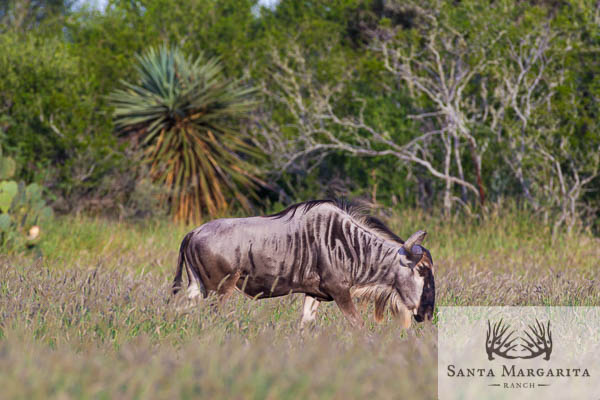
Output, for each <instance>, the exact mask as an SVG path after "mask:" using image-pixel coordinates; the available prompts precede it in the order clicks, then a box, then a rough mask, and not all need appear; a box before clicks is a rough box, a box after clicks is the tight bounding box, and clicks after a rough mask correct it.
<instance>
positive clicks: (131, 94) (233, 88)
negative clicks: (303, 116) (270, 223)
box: [109, 45, 262, 221]
mask: <svg viewBox="0 0 600 400" xmlns="http://www.w3.org/2000/svg"><path fill="white" fill-rule="evenodd" d="M137 59H138V63H139V65H138V74H139V81H138V82H137V83H136V84H132V83H127V82H123V85H124V87H125V88H124V89H119V90H116V91H114V92H113V93H112V94H111V95H110V96H109V100H110V101H111V103H112V104H113V105H114V107H115V111H114V116H115V123H116V126H117V129H118V130H120V131H121V132H124V133H127V134H130V135H131V136H132V138H133V141H134V143H136V144H139V145H140V146H142V147H143V148H144V158H145V160H146V161H147V162H148V163H149V164H150V168H151V175H152V176H153V179H154V180H155V181H157V182H159V183H161V184H163V185H164V186H165V188H166V189H168V191H169V192H168V195H166V196H165V200H166V201H168V203H169V204H170V208H171V210H172V213H173V216H174V217H175V218H176V219H178V220H182V221H198V220H200V218H202V216H203V214H204V212H208V214H209V215H211V216H214V215H216V214H219V213H222V212H224V211H225V210H226V209H227V208H228V206H229V205H230V203H231V202H233V201H237V202H238V203H239V204H240V205H241V206H242V207H243V208H245V209H248V208H249V207H250V201H249V198H252V197H254V196H255V189H256V188H257V186H258V185H259V184H261V183H262V182H261V181H260V180H259V179H258V178H257V174H258V172H259V171H257V169H256V168H255V167H254V166H253V165H252V164H251V163H250V162H248V159H247V158H244V157H252V156H258V155H259V152H258V150H257V149H256V148H254V147H252V146H250V145H249V144H248V143H247V141H246V140H245V138H244V137H243V136H242V135H241V134H239V133H238V132H237V131H236V130H235V129H233V128H232V122H233V121H235V120H237V119H239V118H241V117H243V116H244V115H245V113H246V112H247V111H248V110H249V109H250V108H251V105H252V103H251V102H250V101H249V96H250V95H251V94H252V92H253V89H252V88H244V87H242V86H241V84H240V82H239V81H232V80H226V79H224V78H223V76H222V74H221V66H220V63H219V61H218V60H216V59H214V58H212V59H205V58H204V56H202V55H200V56H198V57H197V58H196V59H192V58H191V57H188V56H186V55H184V54H183V52H182V51H181V50H180V49H179V48H177V47H175V48H169V47H167V46H165V45H163V46H161V47H159V48H150V49H149V50H148V51H146V52H145V53H144V54H143V55H141V56H138V57H137Z"/></svg>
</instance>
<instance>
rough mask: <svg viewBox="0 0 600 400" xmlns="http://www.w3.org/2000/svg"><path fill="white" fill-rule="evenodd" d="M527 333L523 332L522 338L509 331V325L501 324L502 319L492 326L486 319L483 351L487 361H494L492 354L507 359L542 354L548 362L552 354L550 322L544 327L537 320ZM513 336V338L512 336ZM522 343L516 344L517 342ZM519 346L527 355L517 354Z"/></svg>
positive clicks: (525, 357) (533, 356)
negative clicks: (486, 325)
mask: <svg viewBox="0 0 600 400" xmlns="http://www.w3.org/2000/svg"><path fill="white" fill-rule="evenodd" d="M528 328H529V331H525V335H524V336H517V335H515V330H514V329H513V330H510V325H508V324H506V323H504V324H503V323H502V319H500V321H498V322H496V323H495V324H494V325H492V324H491V323H490V320H489V319H488V330H487V335H486V341H485V351H486V352H487V355H488V360H490V361H491V360H493V359H494V356H493V355H494V354H495V355H497V356H500V357H502V358H507V359H515V358H522V359H530V358H536V357H539V356H541V355H543V354H545V356H544V360H550V354H551V353H552V333H551V332H550V321H548V323H547V324H546V326H544V325H543V324H541V323H540V322H539V321H538V320H537V318H536V320H535V325H534V324H532V325H528ZM513 335H515V336H513ZM519 340H520V341H521V342H522V343H517V342H518V341H519ZM519 345H520V346H521V348H522V350H523V351H526V352H529V354H524V355H523V354H518V352H517V351H516V350H515V349H517V347H518V346H519Z"/></svg>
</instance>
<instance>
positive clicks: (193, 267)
mask: <svg viewBox="0 0 600 400" xmlns="http://www.w3.org/2000/svg"><path fill="white" fill-rule="evenodd" d="M424 236H425V232H422V231H420V232H418V234H415V235H413V236H411V238H409V239H408V240H407V243H406V244H404V242H403V241H402V239H400V238H399V237H398V236H396V235H395V234H394V233H393V232H392V231H391V230H389V229H388V228H387V227H386V226H385V225H384V224H383V223H382V222H381V221H379V220H378V219H376V218H374V217H371V216H368V215H364V214H361V213H360V212H359V211H358V210H357V209H356V208H354V207H352V206H350V205H349V204H347V203H342V202H339V201H332V200H318V201H309V202H305V203H300V204H296V205H294V206H291V207H288V208H287V209H286V210H284V211H282V212H280V213H277V214H274V215H270V216H266V217H250V218H229V219H220V220H215V221H211V222H209V223H207V224H204V225H202V226H201V227H199V228H196V229H194V230H193V231H192V232H190V233H189V234H188V235H186V237H185V238H184V240H183V242H182V245H181V248H180V259H179V261H178V265H177V272H176V275H175V280H174V283H173V292H174V293H176V292H177V291H178V290H179V289H180V288H181V281H182V272H183V267H184V266H185V268H186V272H187V275H188V278H189V284H188V296H190V297H194V296H196V295H200V294H201V295H203V296H206V294H207V293H208V292H209V291H216V292H217V293H218V294H220V295H221V298H222V299H226V298H227V297H228V296H229V295H230V294H231V292H232V291H233V290H234V289H235V288H237V289H238V290H242V291H243V292H244V293H245V294H247V295H249V296H251V297H254V298H267V297H276V296H283V295H287V294H290V293H305V294H306V298H309V297H310V298H312V299H313V302H312V303H311V304H313V305H314V304H315V303H314V301H317V303H316V304H317V305H318V301H331V300H334V301H335V302H336V303H337V304H338V306H339V307H340V309H341V310H342V312H343V313H344V315H345V316H346V317H347V318H348V319H349V320H350V322H351V323H352V324H353V325H362V318H361V317H360V315H359V314H358V312H357V311H356V309H355V307H354V305H353V303H352V295H354V296H355V297H362V298H363V299H370V300H372V301H374V302H375V318H376V319H377V320H381V319H382V318H383V315H384V311H385V309H386V306H387V307H389V309H390V311H391V312H392V314H394V315H397V314H400V313H401V312H402V311H403V310H406V309H407V304H408V305H409V308H411V309H412V308H414V307H416V306H417V305H418V304H417V303H418V299H419V296H420V293H419V294H417V293H416V292H415V290H412V291H411V290H408V291H403V290H398V288H397V287H395V286H396V285H397V283H398V282H401V283H402V280H401V281H397V277H398V276H401V277H402V279H404V281H405V282H406V283H408V284H409V286H411V287H412V286H414V282H413V280H414V279H416V275H417V274H413V270H412V266H411V268H408V266H406V265H404V264H402V263H401V261H400V260H401V257H400V255H399V254H398V249H399V248H402V247H403V246H404V247H406V248H407V249H408V250H407V251H408V252H410V249H411V247H410V246H408V247H407V245H408V243H409V242H410V243H413V244H414V243H418V244H420V243H421V241H422V240H423V238H424ZM403 254H406V253H403ZM407 293H408V294H409V295H410V296H412V297H411V298H405V295H406V294H407ZM306 298H305V307H304V308H305V309H307V307H306ZM311 307H313V306H311ZM311 307H308V308H310V309H312V308H311ZM313 308H314V310H316V306H314V307H313Z"/></svg>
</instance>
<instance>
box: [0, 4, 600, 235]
mask: <svg viewBox="0 0 600 400" xmlns="http://www.w3.org/2000/svg"><path fill="white" fill-rule="evenodd" d="M9 3H10V4H9V5H7V6H4V8H1V9H0V18H3V21H7V22H6V24H5V26H6V29H3V30H2V31H0V44H1V47H2V48H3V49H5V51H3V52H2V54H0V70H1V71H3V72H4V74H3V79H2V81H0V134H1V136H0V144H2V145H3V147H4V149H5V152H7V153H8V154H9V155H10V156H12V157H13V158H15V159H16V160H17V161H18V164H19V165H20V166H21V168H19V169H18V171H17V175H18V178H19V179H23V180H25V181H27V182H32V181H35V182H38V183H40V184H43V185H45V186H46V187H47V188H48V189H49V190H50V193H51V197H52V200H53V205H54V206H55V207H58V208H60V209H62V210H67V211H68V210H73V209H76V210H78V211H79V210H82V209H88V210H89V209H93V210H94V211H99V212H104V213H115V212H118V213H121V212H122V207H121V206H120V205H122V204H131V203H132V201H131V199H130V198H131V197H135V196H137V195H138V194H136V193H137V192H136V190H137V189H136V185H135V184H134V183H135V182H137V181H141V179H142V178H144V176H145V175H144V174H145V173H144V169H143V166H142V165H140V163H139V162H138V161H137V160H140V159H142V157H140V156H139V151H140V150H141V149H140V148H139V146H136V145H135V143H134V142H132V141H130V140H129V139H125V138H123V137H122V136H117V135H116V134H115V132H116V129H115V128H116V126H115V125H114V122H115V121H114V120H113V111H114V110H113V108H112V106H111V105H110V104H109V102H108V101H107V97H106V96H107V95H108V94H109V93H111V92H113V91H114V90H117V89H119V88H120V87H121V86H120V84H119V81H120V80H125V81H127V82H131V83H135V82H136V79H137V72H136V66H137V60H136V55H139V54H143V53H144V52H145V51H146V50H147V49H148V48H151V47H153V46H159V45H161V44H164V43H170V44H174V45H177V46H179V47H180V48H181V49H182V52H183V53H184V54H185V55H186V56H185V57H196V56H197V55H199V54H204V55H205V56H206V57H207V58H211V57H218V58H219V60H220V62H221V65H222V67H223V73H224V76H225V78H226V80H242V81H243V82H244V84H246V85H248V86H254V87H257V88H259V89H260V91H259V92H258V93H256V94H255V100H256V104H257V108H256V109H255V111H254V113H253V115H252V119H251V122H248V121H247V120H240V119H238V118H233V119H230V120H229V123H230V125H231V127H232V128H234V129H235V130H236V131H241V132H244V133H245V134H247V135H248V136H250V137H252V138H253V141H254V144H255V145H258V147H260V148H261V149H263V150H264V151H265V152H266V153H267V157H265V158H264V160H263V161H261V162H260V165H258V161H252V163H253V164H256V165H255V167H257V168H258V167H259V168H260V169H262V171H264V173H265V178H266V180H267V181H268V182H267V183H268V184H269V187H270V188H271V189H269V190H266V189H265V192H264V195H263V193H261V196H260V198H261V201H257V202H256V204H257V205H260V206H268V205H269V204H271V203H272V202H274V201H282V202H289V201H291V200H293V199H306V198H309V197H317V196H324V195H326V194H327V192H328V191H329V192H331V191H334V192H337V193H342V194H346V195H358V196H363V197H367V198H369V200H370V201H371V202H373V203H375V204H382V205H387V206H389V205H393V204H398V203H400V204H403V205H408V206H420V207H424V208H430V207H432V206H435V207H438V206H442V205H443V206H444V208H445V209H446V210H447V211H450V210H465V211H466V212H467V213H471V212H474V211H475V212H477V211H478V210H480V209H481V210H485V209H487V208H488V206H489V204H490V203H495V202H499V201H502V199H504V198H513V199H516V200H517V202H518V203H519V204H520V205H521V207H525V208H530V209H532V210H534V211H535V212H536V213H538V214H540V215H542V216H544V217H545V218H547V219H548V220H549V221H552V222H553V223H555V225H556V228H559V227H560V226H562V225H565V226H567V227H568V228H569V229H571V228H573V227H577V226H581V223H582V221H583V222H584V223H585V224H586V225H592V226H593V225H594V223H596V224H597V220H598V207H599V206H600V197H599V195H598V191H597V190H596V188H597V187H598V185H599V179H598V177H597V175H598V171H599V163H600V162H599V160H598V153H599V147H598V146H600V133H599V129H600V127H599V126H598V122H597V121H598V118H597V113H598V109H599V107H598V101H599V100H598V99H600V80H599V76H598V73H597V71H598V67H599V66H598V57H597V51H598V44H599V42H600V28H599V25H598V13H597V10H596V8H595V5H594V3H593V2H586V1H575V0H570V1H564V2H554V1H538V2H530V1H518V2H513V1H507V0H506V1H489V2H487V1H484V2H481V1H473V0H468V1H460V2H455V1H443V2H437V1H380V0H335V1H325V0H319V1H301V0H281V1H279V2H275V3H272V5H271V6H270V7H265V6H263V5H261V4H263V3H260V2H258V1H256V0H186V1H181V2H176V3H173V2H170V1H166V0H143V1H137V2H131V1H128V0H111V1H109V3H108V7H107V8H106V9H105V10H94V9H89V8H85V7H83V8H73V7H72V4H71V2H69V1H66V0H65V1H62V2H61V1H52V2H26V1H23V0H14V1H12V2H9ZM42 3H43V4H46V5H45V6H40V4H42ZM19 7H20V8H19ZM27 7H29V8H27ZM40 7H41V8H40ZM15 10H20V11H19V13H16V11H15ZM16 15H20V16H22V17H23V18H16V17H15V16H16ZM438 61H439V65H437V64H436V62H438ZM435 65H437V67H435V68H432V66H435ZM436 82H438V83H439V82H441V83H440V84H438V83H436ZM453 82H454V83H453ZM358 122H360V124H359V123H358ZM236 124H237V126H236ZM375 133H377V134H380V136H379V138H376V137H375V136H374V134H375ZM311 146H313V147H312V148H311ZM399 149H400V150H399ZM394 152H395V153H394ZM292 158H293V160H292ZM290 160H292V161H290ZM415 160H416V161H415ZM163 167H164V166H163ZM448 177H452V179H454V180H451V179H449V178H448ZM122 182H127V184H121V183H122ZM273 189H274V190H273ZM138 192H139V191H138ZM236 194H237V195H238V196H239V195H241V194H243V195H247V193H246V192H244V191H243V190H238V191H237V193H235V191H232V192H230V193H229V194H223V196H224V200H225V201H227V203H231V202H232V200H233V199H234V198H235V197H236ZM117 198H118V200H115V199H117ZM208 204H209V203H207V202H204V203H203V204H200V205H199V206H197V208H201V209H202V210H197V214H196V215H201V213H202V212H205V211H207V210H208V208H209V206H208ZM217 208H218V207H217ZM119 210H121V211H119ZM126 214H127V215H130V214H132V213H129V212H128V213H126ZM596 226H597V225H596Z"/></svg>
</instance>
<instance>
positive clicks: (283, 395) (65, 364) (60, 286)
mask: <svg viewBox="0 0 600 400" xmlns="http://www.w3.org/2000/svg"><path fill="white" fill-rule="evenodd" d="M386 220H387V222H388V223H389V225H390V226H391V228H392V229H393V230H394V231H396V232H397V233H398V234H399V235H400V236H403V237H406V236H408V235H409V234H411V233H412V232H413V231H415V230H417V229H426V230H427V231H428V232H429V236H428V238H427V240H426V243H425V245H426V247H428V248H429V249H430V250H431V253H432V255H433V257H434V262H435V264H436V271H435V272H436V286H437V305H463V306H464V305H600V280H599V279H598V277H597V271H598V267H599V266H600V261H599V260H600V240H599V239H597V238H593V237H591V236H589V235H586V234H577V235H566V234H564V235H558V236H556V237H554V238H552V235H551V232H550V230H549V229H548V228H547V227H546V226H545V225H544V224H542V223H541V222H539V221H537V220H536V219H534V218H532V217H530V216H528V215H526V214H519V213H518V212H514V211H512V212H506V213H503V212H493V213H491V214H489V215H487V216H486V217H485V218H483V219H469V220H464V219H456V220H450V221H442V220H440V219H438V218H435V217H431V216H426V215H424V214H422V213H421V212H407V211H405V212H398V213H393V214H392V215H391V216H389V217H388V218H387V219H386ZM189 228H190V227H184V226H177V225H173V224H171V223H168V222H165V221H155V222H144V223H124V222H117V221H112V220H107V219H91V218H77V217H63V218H59V219H57V220H55V223H54V225H53V226H51V227H48V229H46V230H45V231H44V232H43V239H42V241H41V242H40V244H39V249H38V250H37V251H34V252H30V253H28V254H20V255H3V256H0V388H1V389H0V398H7V399H9V398H23V399H45V398H55V399H69V398H82V399H95V398H99V399H121V398H123V399H124V398H140V399H150V398H198V397H205V398H210V399H215V398H223V399H242V398H244V399H245V398H249V399H264V398H267V399H295V398H301V397H302V398H308V399H316V398H325V399H347V398H350V399H352V398H356V399H363V398H367V397H369V398H386V399H387V398H405V397H406V396H410V398H435V397H436V391H437V385H436V368H435V367H436V354H437V348H436V327H435V325H434V324H431V323H426V324H420V325H417V326H413V328H411V329H410V330H409V331H406V332H404V331H401V330H400V329H399V327H398V324H397V323H396V322H395V321H394V320H393V319H391V317H388V318H387V319H386V320H385V321H384V323H383V324H381V325H376V324H374V322H373V318H372V307H368V308H366V309H364V310H363V311H362V312H363V316H364V318H365V320H366V321H367V330H366V331H365V332H353V331H351V330H350V329H349V327H348V325H347V324H346V322H345V320H344V319H343V317H342V315H341V313H340V311H339V310H338V309H337V307H336V306H335V305H334V304H332V303H328V304H323V305H322V306H321V307H320V308H319V313H318V320H317V326H316V327H315V329H314V330H312V331H311V332H309V333H305V334H304V335H301V334H299V333H298V330H297V325H298V321H299V316H300V308H301V304H302V297H301V296H298V295H294V296H290V297H283V298H278V299H272V300H262V301H251V300H249V299H247V298H245V297H244V296H241V295H238V294H236V295H234V296H233V297H232V300H231V301H230V302H229V303H227V304H226V305H225V307H224V309H223V310H222V311H221V312H216V311H215V309H214V308H213V307H211V306H210V303H211V302H212V301H213V300H214V298H213V299H208V300H205V301H200V302H198V303H197V305H195V306H194V307H193V308H189V307H185V305H186V302H185V299H183V298H182V297H177V298H174V299H171V300H169V289H170V281H171V279H172V275H173V272H174V268H175V262H176V259H177V251H178V247H179V243H180V240H181V239H182V237H183V235H184V234H185V233H186V232H187V231H188V229H189Z"/></svg>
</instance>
